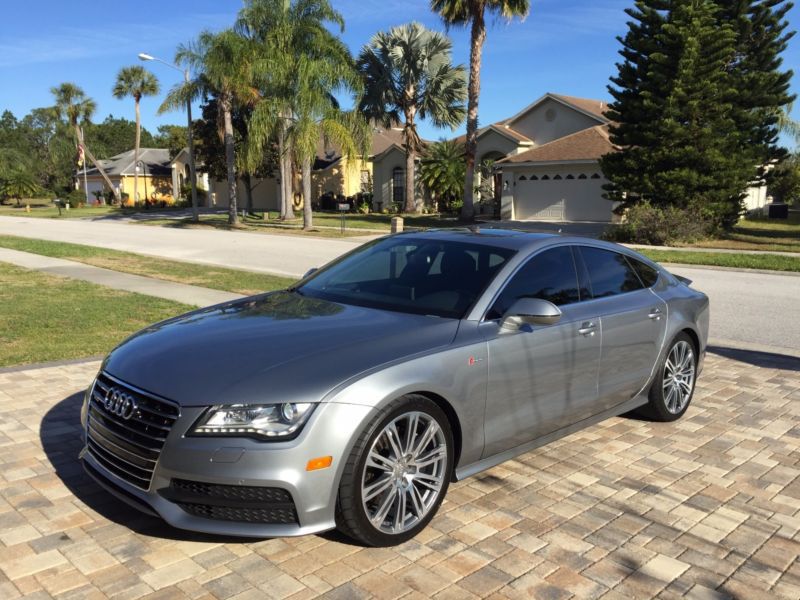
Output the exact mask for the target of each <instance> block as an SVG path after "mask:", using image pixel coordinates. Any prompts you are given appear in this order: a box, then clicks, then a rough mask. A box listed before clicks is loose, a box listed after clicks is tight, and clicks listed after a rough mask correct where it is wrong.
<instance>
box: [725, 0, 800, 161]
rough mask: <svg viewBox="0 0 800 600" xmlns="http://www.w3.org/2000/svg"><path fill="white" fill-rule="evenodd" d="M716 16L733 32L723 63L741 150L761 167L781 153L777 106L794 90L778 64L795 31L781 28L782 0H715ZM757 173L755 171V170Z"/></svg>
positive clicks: (789, 74) (786, 7) (783, 155)
mask: <svg viewBox="0 0 800 600" xmlns="http://www.w3.org/2000/svg"><path fill="white" fill-rule="evenodd" d="M715 1H716V3H717V4H718V5H719V7H720V9H721V10H720V13H719V19H720V21H721V22H723V23H727V24H729V25H730V26H731V27H732V28H733V30H734V32H735V33H736V42H735V44H736V53H735V55H734V60H733V61H731V63H730V64H729V66H728V71H729V73H730V76H731V78H732V83H733V87H734V88H735V90H736V93H735V96H734V97H733V99H732V105H733V114H732V116H733V119H734V120H735V122H736V125H737V128H738V130H739V131H740V132H741V139H740V142H741V152H742V153H743V154H745V155H750V156H751V159H752V160H753V161H754V162H755V164H756V165H757V166H758V170H759V171H763V168H764V167H766V166H767V165H769V164H770V163H774V162H775V161H780V160H783V159H784V158H786V156H787V151H786V150H785V149H784V148H781V147H779V146H778V134H779V120H780V114H781V110H782V108H783V107H785V106H786V105H787V104H789V103H791V102H792V101H793V100H794V99H795V96H793V95H792V94H791V93H790V91H789V86H790V82H791V79H792V71H791V70H782V69H781V68H782V63H783V60H782V59H781V56H780V55H781V53H782V52H783V51H784V50H785V49H786V47H787V43H788V41H789V40H790V39H791V38H792V37H793V36H794V34H795V32H794V31H790V32H787V31H786V29H787V27H788V25H789V23H788V21H787V20H786V14H787V13H788V12H789V11H790V10H791V9H792V6H793V4H792V3H791V2H786V1H785V0H715ZM757 174H758V175H760V174H761V172H759V173H757Z"/></svg>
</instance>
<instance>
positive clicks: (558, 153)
mask: <svg viewBox="0 0 800 600" xmlns="http://www.w3.org/2000/svg"><path fill="white" fill-rule="evenodd" d="M615 150H616V148H615V147H614V145H613V144H612V143H611V140H610V139H609V138H608V128H607V127H606V126H605V125H598V126H597V127H590V128H588V129H583V130H581V131H578V132H576V133H573V134H571V135H567V136H564V137H562V138H559V139H557V140H553V141H552V142H549V143H547V144H543V145H541V146H538V147H536V148H531V149H530V150H527V151H526V152H522V153H521V154H516V155H514V156H509V157H507V158H504V159H503V160H501V161H498V162H499V164H516V163H535V162H560V161H570V160H597V159H599V158H600V157H601V156H603V155H605V154H608V153H609V152H614V151H615Z"/></svg>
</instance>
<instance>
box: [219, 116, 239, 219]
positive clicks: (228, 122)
mask: <svg viewBox="0 0 800 600" xmlns="http://www.w3.org/2000/svg"><path fill="white" fill-rule="evenodd" d="M223 112H224V118H225V167H226V168H227V170H228V200H229V201H228V223H229V224H231V225H238V224H239V213H238V212H237V211H238V204H237V202H236V157H235V155H234V147H233V144H234V141H233V120H232V119H231V107H230V102H225V103H224V105H223Z"/></svg>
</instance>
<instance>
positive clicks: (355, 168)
mask: <svg viewBox="0 0 800 600" xmlns="http://www.w3.org/2000/svg"><path fill="white" fill-rule="evenodd" d="M402 143H403V142H402V130H400V129H397V128H388V129H387V128H381V127H374V128H373V130H372V139H371V144H370V151H369V154H368V156H367V160H362V158H360V157H347V156H342V154H341V152H340V151H339V150H338V149H337V148H335V147H333V146H331V145H327V144H324V143H322V142H321V143H320V145H319V147H318V149H317V156H316V158H315V160H314V164H313V169H312V173H311V179H312V181H311V201H312V203H313V204H314V205H324V204H325V203H324V202H323V199H324V198H326V197H345V198H348V197H353V196H357V195H358V194H361V193H369V192H372V193H373V205H372V210H381V209H382V208H389V206H390V205H391V204H392V202H402V199H403V197H404V196H403V189H404V185H405V160H406V157H405V151H404V150H403V147H402ZM296 177H297V174H296ZM251 183H252V194H253V206H252V207H253V208H254V209H256V210H278V209H279V208H280V188H279V185H278V184H279V181H278V176H277V173H276V175H275V177H271V178H266V179H259V178H252V182H251ZM209 189H210V191H211V198H212V203H213V204H214V205H215V206H219V207H224V206H228V184H227V182H226V181H212V182H211V184H210V188H209ZM301 190H302V188H301V182H300V180H299V178H298V179H297V180H296V181H295V185H294V208H295V210H299V209H300V208H301V207H302V204H303V199H302V191H301ZM236 193H237V199H238V202H239V205H240V206H242V207H243V206H245V203H246V201H247V190H246V188H245V183H244V181H242V179H241V178H240V179H239V181H238V182H237V188H236ZM323 207H324V206H323Z"/></svg>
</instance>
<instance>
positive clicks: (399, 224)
mask: <svg viewBox="0 0 800 600" xmlns="http://www.w3.org/2000/svg"><path fill="white" fill-rule="evenodd" d="M401 231H403V217H392V233H400V232H401Z"/></svg>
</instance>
